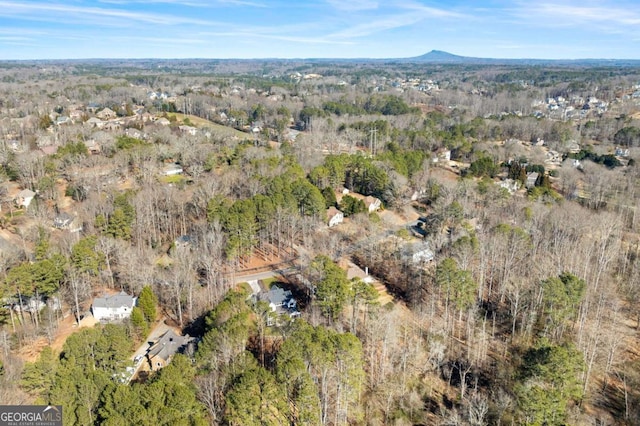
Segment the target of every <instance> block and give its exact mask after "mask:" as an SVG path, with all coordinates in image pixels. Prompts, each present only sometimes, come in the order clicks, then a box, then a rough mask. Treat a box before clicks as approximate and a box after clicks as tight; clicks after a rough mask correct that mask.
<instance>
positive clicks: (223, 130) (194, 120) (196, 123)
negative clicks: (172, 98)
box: [169, 113, 251, 139]
mask: <svg viewBox="0 0 640 426" xmlns="http://www.w3.org/2000/svg"><path fill="white" fill-rule="evenodd" d="M169 116H175V117H176V119H177V120H178V121H179V122H181V123H184V119H185V118H188V119H189V122H190V123H191V125H192V126H193V127H197V128H199V129H205V128H207V129H209V130H210V131H211V133H212V134H214V135H217V136H231V137H237V138H238V139H250V138H251V135H249V134H248V133H244V132H241V131H239V130H236V129H234V128H233V127H228V126H223V125H222V124H218V123H214V122H213V121H209V120H206V119H204V118H200V117H197V116H195V115H187V114H180V113H172V114H169Z"/></svg>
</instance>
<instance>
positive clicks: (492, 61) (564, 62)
mask: <svg viewBox="0 0 640 426" xmlns="http://www.w3.org/2000/svg"><path fill="white" fill-rule="evenodd" d="M399 61H401V62H420V63H432V64H466V65H472V64H475V65H478V64H479V65H560V66H568V65H569V66H633V67H636V66H640V60H638V59H527V58H523V59H499V58H474V57H470V56H459V55H454V54H453V53H449V52H444V51H442V50H432V51H431V52H429V53H425V54H424V55H421V56H414V57H412V58H402V59H399Z"/></svg>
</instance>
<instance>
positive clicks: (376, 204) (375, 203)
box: [364, 195, 382, 213]
mask: <svg viewBox="0 0 640 426" xmlns="http://www.w3.org/2000/svg"><path fill="white" fill-rule="evenodd" d="M364 205H365V206H366V207H367V211H368V212H369V213H373V212H375V211H378V210H380V207H382V202H381V201H380V200H379V199H378V198H376V197H372V196H371V195H368V196H366V197H364Z"/></svg>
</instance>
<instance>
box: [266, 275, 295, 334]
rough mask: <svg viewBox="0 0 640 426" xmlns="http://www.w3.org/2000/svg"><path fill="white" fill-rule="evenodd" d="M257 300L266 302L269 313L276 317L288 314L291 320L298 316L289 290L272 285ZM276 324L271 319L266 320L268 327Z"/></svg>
mask: <svg viewBox="0 0 640 426" xmlns="http://www.w3.org/2000/svg"><path fill="white" fill-rule="evenodd" d="M259 298H260V300H264V301H265V302H268V303H269V308H270V309H271V311H272V312H274V313H276V314H277V315H283V314H288V315H289V317H290V318H292V319H293V318H295V317H299V316H300V312H299V311H298V309H297V306H298V305H297V303H296V299H294V298H293V296H292V295H291V292H290V291H289V290H285V289H283V288H280V287H278V286H277V285H274V286H273V287H271V290H269V291H268V292H266V293H261V294H260V295H259ZM276 322H277V320H276V321H275V322H274V320H273V319H272V318H271V317H268V318H267V325H269V326H271V325H274V324H275V323H276Z"/></svg>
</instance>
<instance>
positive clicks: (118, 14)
mask: <svg viewBox="0 0 640 426" xmlns="http://www.w3.org/2000/svg"><path fill="white" fill-rule="evenodd" d="M16 15H18V16H20V17H21V18H23V19H28V20H34V21H48V22H60V18H61V17H62V18H64V19H65V20H67V21H69V20H72V21H75V22H76V23H82V24H86V23H87V19H89V18H102V19H105V18H106V19H112V21H103V20H96V21H94V22H95V23H97V24H100V23H102V24H106V25H114V24H120V25H122V24H124V22H122V21H121V20H127V21H129V22H142V23H148V24H156V25H179V24H192V25H212V22H211V21H205V20H201V19H194V18H187V17H181V16H175V15H163V14H155V13H143V12H135V11H129V10H123V9H106V8H100V7H82V6H71V5H63V4H58V3H37V2H31V3H23V2H17V1H0V16H16Z"/></svg>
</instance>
